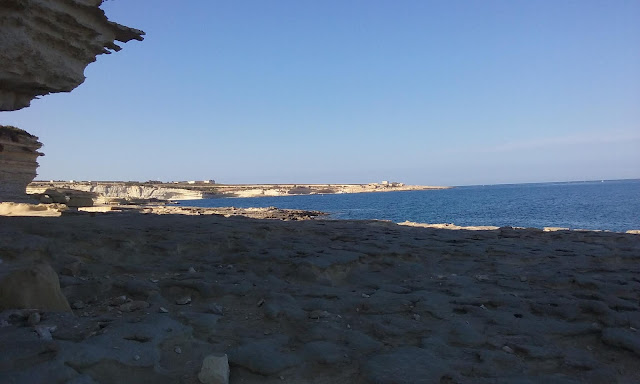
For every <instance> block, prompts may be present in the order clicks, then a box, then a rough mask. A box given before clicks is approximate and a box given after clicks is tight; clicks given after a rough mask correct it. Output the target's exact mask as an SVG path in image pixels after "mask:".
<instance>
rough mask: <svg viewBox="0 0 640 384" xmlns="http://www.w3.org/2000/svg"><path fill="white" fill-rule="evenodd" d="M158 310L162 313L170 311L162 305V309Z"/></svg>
mask: <svg viewBox="0 0 640 384" xmlns="http://www.w3.org/2000/svg"><path fill="white" fill-rule="evenodd" d="M158 311H159V312H160V313H168V312H169V311H168V310H167V308H165V307H160V309H158Z"/></svg>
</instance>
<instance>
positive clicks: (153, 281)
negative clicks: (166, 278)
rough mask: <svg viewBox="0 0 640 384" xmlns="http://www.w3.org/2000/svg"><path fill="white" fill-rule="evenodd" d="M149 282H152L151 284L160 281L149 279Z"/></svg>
mask: <svg viewBox="0 0 640 384" xmlns="http://www.w3.org/2000/svg"><path fill="white" fill-rule="evenodd" d="M149 281H150V282H152V283H157V282H158V281H160V280H158V279H149Z"/></svg>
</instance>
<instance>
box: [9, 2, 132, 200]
mask: <svg viewBox="0 0 640 384" xmlns="http://www.w3.org/2000/svg"><path fill="white" fill-rule="evenodd" d="M100 4H102V0H2V1H0V111H13V110H17V109H21V108H24V107H28V106H29V104H30V103H31V100H33V99H34V98H36V97H38V96H42V95H47V94H49V93H54V92H69V91H71V90H72V89H74V88H75V87H77V86H78V85H80V84H82V82H83V81H84V79H85V77H84V69H85V68H86V66H87V65H88V64H89V63H91V62H93V61H95V60H96V56H97V55H99V54H102V53H111V51H119V50H120V47H119V46H117V45H116V44H115V41H121V42H127V41H129V40H133V39H135V40H142V35H144V32H142V31H139V30H137V29H133V28H128V27H125V26H122V25H120V24H117V23H114V22H111V21H109V20H108V19H107V17H106V16H105V14H104V11H102V10H101V9H100V8H99V6H100ZM41 146H42V144H40V143H39V142H38V138H37V137H35V136H32V135H30V134H28V133H27V132H25V131H22V130H20V129H17V128H14V127H4V126H0V201H11V200H13V201H15V200H21V199H23V198H25V197H26V195H25V189H26V186H27V184H29V182H31V181H32V180H33V178H34V177H35V176H36V168H37V167H38V163H37V161H36V159H37V157H38V156H41V155H42V154H41V153H39V152H38V151H37V150H38V149H39V148H40V147H41Z"/></svg>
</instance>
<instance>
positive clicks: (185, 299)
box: [176, 295, 191, 305]
mask: <svg viewBox="0 0 640 384" xmlns="http://www.w3.org/2000/svg"><path fill="white" fill-rule="evenodd" d="M190 302H191V296H189V295H187V296H182V297H180V298H179V299H178V300H176V304H178V305H187V304H189V303H190Z"/></svg>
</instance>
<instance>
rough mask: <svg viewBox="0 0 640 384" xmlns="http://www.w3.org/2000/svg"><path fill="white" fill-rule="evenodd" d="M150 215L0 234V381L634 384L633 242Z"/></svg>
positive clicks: (54, 221) (639, 347) (638, 373)
mask: <svg viewBox="0 0 640 384" xmlns="http://www.w3.org/2000/svg"><path fill="white" fill-rule="evenodd" d="M166 213H167V214H163V215H160V214H149V213H147V214H145V213H144V212H141V211H134V212H130V211H122V212H112V213H98V212H94V213H76V214H71V215H67V214H65V215H63V216H61V217H55V218H47V217H0V255H1V256H0V258H1V259H2V263H1V264H0V268H1V271H2V276H0V292H2V293H3V296H2V297H3V299H2V300H3V301H0V308H2V309H4V312H2V313H1V314H0V345H2V346H3V352H5V353H3V354H2V356H1V357H0V381H2V382H7V383H36V382H59V383H109V382H116V381H121V382H148V381H153V382H157V383H178V382H180V383H199V382H224V381H207V380H209V379H211V378H212V377H214V376H215V375H216V374H221V375H222V376H220V377H222V378H224V372H223V371H224V370H223V369H222V368H224V367H226V365H225V364H223V363H225V362H226V361H227V360H225V356H226V359H228V362H229V367H230V376H229V382H231V383H283V382H284V383H326V382H329V381H331V382H334V383H389V384H390V383H513V382H521V383H534V382H543V381H544V382H553V383H584V382H589V383H616V382H618V383H633V382H638V381H640V368H639V367H638V364H637V362H638V358H640V334H639V333H638V329H640V306H639V302H640V293H639V292H640V279H639V278H638V276H640V263H639V261H640V260H639V258H640V237H639V236H638V235H634V234H622V233H608V232H579V231H563V230H558V231H551V232H545V231H543V230H536V229H514V228H498V229H491V230H486V229H485V230H475V231H470V230H463V229H460V230H449V229H444V228H433V227H419V226H406V225H404V226H403V225H397V224H393V223H389V222H382V221H333V220H302V221H284V220H264V219H254V218H248V217H242V216H229V217H223V216H221V215H215V214H214V215H207V214H201V213H200V212H196V211H194V212H192V213H193V214H192V215H176V214H173V213H171V212H166ZM34 265H35V266H37V267H34ZM48 266H50V267H51V268H50V269H51V271H49V269H47V268H48ZM24 271H27V272H24ZM52 273H53V275H52ZM56 275H57V276H56ZM33 276H36V277H38V276H40V277H41V280H42V281H40V282H39V283H38V284H34V283H33V282H32V281H31V282H29V281H30V280H29V279H32V278H33ZM51 276H54V277H56V281H59V286H60V288H59V292H60V293H61V294H62V295H63V296H64V297H63V298H64V299H65V300H64V302H65V303H67V305H68V306H69V308H68V310H66V311H65V310H63V311H61V312H55V311H51V310H47V309H39V310H37V309H29V308H26V309H12V308H8V307H6V306H5V307H3V306H2V305H4V304H6V300H7V299H6V298H7V295H8V296H9V297H10V298H11V299H12V300H18V299H20V298H22V300H23V301H24V300H26V301H27V302H29V303H36V302H37V299H38V294H40V295H44V293H42V292H40V293H38V292H39V291H38V289H37V287H42V286H43V284H45V283H46V281H50V282H51V280H52V277H51ZM7 279H9V281H10V282H11V286H10V287H7V284H5V283H4V282H5V281H7ZM58 279H59V280H58ZM52 284H53V285H54V286H55V281H54V282H53V283H52ZM12 287H13V288H12ZM15 287H18V288H17V290H16V289H15ZM33 287H36V288H35V289H34V288H33ZM52 291H55V289H48V290H45V292H52ZM34 300H35V301H34ZM47 302H49V303H51V302H55V299H52V298H50V297H47ZM13 303H14V306H15V301H13ZM63 307H64V306H63ZM203 364H204V368H206V369H203ZM216 367H217V368H216ZM207 370H208V372H209V373H210V374H212V375H213V376H211V375H209V376H207V375H204V376H203V372H204V371H207ZM215 377H218V376H215ZM220 377H218V378H220ZM211 380H213V379H211ZM216 380H217V379H216Z"/></svg>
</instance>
